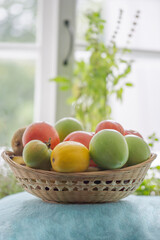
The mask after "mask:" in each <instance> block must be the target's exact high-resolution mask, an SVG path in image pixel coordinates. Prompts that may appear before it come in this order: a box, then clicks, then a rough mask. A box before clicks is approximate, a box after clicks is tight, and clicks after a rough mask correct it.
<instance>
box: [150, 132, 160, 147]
mask: <svg viewBox="0 0 160 240" xmlns="http://www.w3.org/2000/svg"><path fill="white" fill-rule="evenodd" d="M148 140H149V143H148V145H149V146H150V147H154V144H155V142H158V141H159V138H158V137H157V136H156V133H152V134H151V135H150V136H149V137H148Z"/></svg>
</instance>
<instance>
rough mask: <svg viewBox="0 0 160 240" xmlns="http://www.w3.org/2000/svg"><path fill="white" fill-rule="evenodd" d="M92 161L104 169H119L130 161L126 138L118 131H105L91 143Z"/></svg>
mask: <svg viewBox="0 0 160 240" xmlns="http://www.w3.org/2000/svg"><path fill="white" fill-rule="evenodd" d="M89 152H90V156H91V159H93V161H94V162H95V163H96V164H97V165H98V166H99V167H100V168H102V169H118V168H121V167H123V165H125V163H126V162H127V160H128V146H127V142H126V140H125V138H124V136H123V135H122V134H121V133H119V132H118V131H116V130H111V129H104V130H101V131H99V132H98V133H96V134H95V135H94V136H93V138H92V139H91V141H90V145H89Z"/></svg>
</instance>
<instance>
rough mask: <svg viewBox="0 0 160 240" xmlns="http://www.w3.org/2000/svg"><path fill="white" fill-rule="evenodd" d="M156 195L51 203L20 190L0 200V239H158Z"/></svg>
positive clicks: (158, 203) (159, 216)
mask: <svg viewBox="0 0 160 240" xmlns="http://www.w3.org/2000/svg"><path fill="white" fill-rule="evenodd" d="M159 239H160V197H144V196H141V197H139V196H129V197H127V198H125V199H123V200H121V201H119V202H117V203H102V204H51V203H44V202H42V201H41V200H40V199H38V198H36V197H34V196H32V195H30V194H28V193H26V192H24V193H19V194H15V195H11V196H8V197H5V198H3V199H1V200H0V240H159Z"/></svg>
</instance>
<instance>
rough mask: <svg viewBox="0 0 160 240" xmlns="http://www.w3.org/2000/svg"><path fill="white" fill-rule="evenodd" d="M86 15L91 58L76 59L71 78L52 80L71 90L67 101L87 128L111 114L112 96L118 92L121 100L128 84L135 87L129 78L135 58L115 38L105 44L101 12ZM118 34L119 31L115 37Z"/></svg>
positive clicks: (86, 37) (87, 49)
mask: <svg viewBox="0 0 160 240" xmlns="http://www.w3.org/2000/svg"><path fill="white" fill-rule="evenodd" d="M120 13H121V14H122V10H121V11H120ZM121 14H120V16H121ZM86 17H87V18H88V22H89V27H88V29H87V31H86V34H85V39H86V43H87V46H86V51H87V52H88V53H89V55H90V56H89V59H88V61H84V60H80V61H76V62H75V70H74V78H73V80H72V81H71V80H70V79H67V78H65V77H63V76H58V77H56V78H54V79H51V80H52V81H55V82H57V83H58V84H59V85H60V89H61V90H68V89H72V97H71V98H69V99H68V102H69V103H71V104H72V106H73V107H74V110H75V116H76V118H78V119H79V120H80V121H81V122H82V123H83V125H84V127H85V129H86V130H95V126H96V125H97V123H98V122H100V121H101V120H103V119H108V118H110V117H111V110H112V109H111V104H110V97H111V96H112V95H116V97H117V99H119V100H122V97H123V92H124V89H125V87H132V86H133V84H132V83H131V82H128V81H127V80H126V77H127V76H128V74H129V73H130V72H131V65H132V60H127V59H125V54H126V53H127V52H130V50H129V49H127V48H124V49H122V50H119V49H118V48H117V46H116V43H115V41H114V40H113V39H112V40H111V42H110V45H109V46H106V45H105V44H104V42H103V41H102V35H103V32H104V24H105V20H103V19H102V18H101V16H100V13H99V12H91V13H88V14H87V15H86ZM119 21H120V20H119ZM119 21H118V22H119ZM116 35H117V31H116V32H115V35H114V36H113V38H115V37H116Z"/></svg>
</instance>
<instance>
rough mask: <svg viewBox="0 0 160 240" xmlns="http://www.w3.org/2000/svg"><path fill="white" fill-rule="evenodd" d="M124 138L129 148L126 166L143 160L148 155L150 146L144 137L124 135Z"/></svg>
mask: <svg viewBox="0 0 160 240" xmlns="http://www.w3.org/2000/svg"><path fill="white" fill-rule="evenodd" d="M125 139H126V141H127V144H128V149H129V157H128V161H127V166H132V165H135V164H138V163H141V162H144V161H146V160H147V159H148V158H149V157H150V155H151V152H150V148H149V146H148V144H147V143H146V142H145V141H144V139H142V138H140V137H138V136H135V135H126V136H125Z"/></svg>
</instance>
